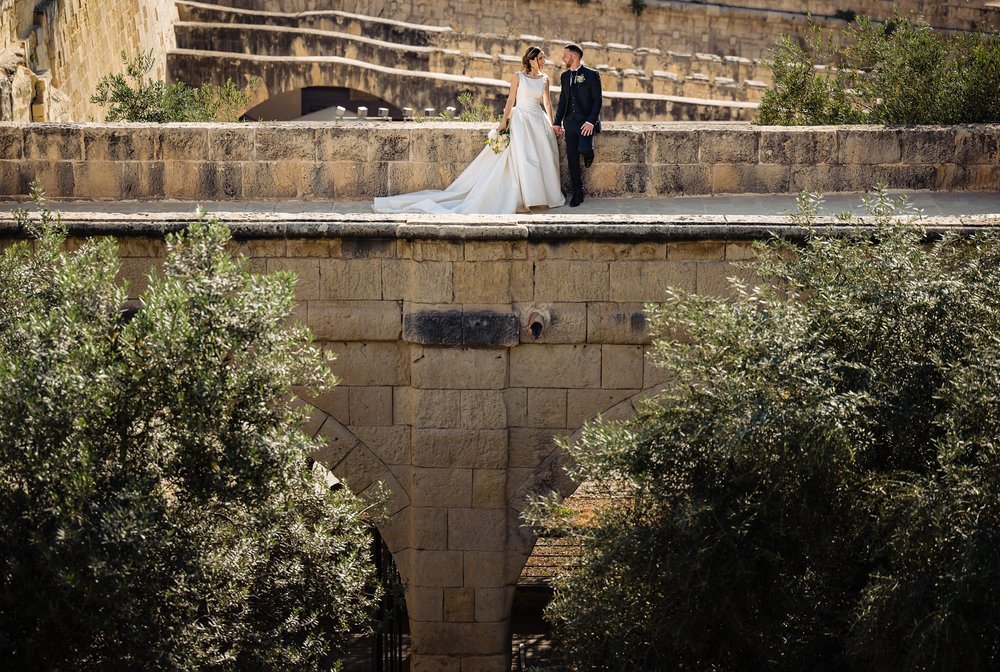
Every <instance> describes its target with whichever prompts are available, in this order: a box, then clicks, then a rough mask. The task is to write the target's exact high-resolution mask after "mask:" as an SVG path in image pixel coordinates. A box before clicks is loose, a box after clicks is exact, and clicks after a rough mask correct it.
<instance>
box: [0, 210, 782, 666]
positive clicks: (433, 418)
mask: <svg viewBox="0 0 1000 672" xmlns="http://www.w3.org/2000/svg"><path fill="white" fill-rule="evenodd" d="M97 209H98V208H95V210H97ZM307 217H308V216H307ZM64 221H65V222H66V223H67V225H68V226H69V229H70V232H71V234H73V235H74V236H76V237H77V238H75V239H74V240H72V241H71V243H72V244H73V245H74V246H75V245H76V244H78V243H79V238H82V237H85V236H88V235H115V236H118V237H119V242H120V250H121V255H122V258H123V267H122V274H121V279H122V280H126V281H128V282H129V283H130V287H131V297H132V298H136V297H138V296H139V295H140V294H141V293H142V292H143V291H144V289H145V287H146V278H147V275H148V273H149V272H150V271H153V272H155V271H156V270H157V269H158V268H159V266H160V265H161V264H162V261H163V255H164V243H163V238H162V235H163V232H164V231H166V230H170V229H176V228H177V227H178V226H181V225H183V222H181V221H178V220H177V219H176V217H171V218H170V219H166V218H160V219H157V217H156V216H151V217H146V218H144V219H143V220H142V221H131V222H130V221H128V220H123V219H121V218H104V217H102V215H101V214H100V213H99V212H95V213H94V214H91V215H86V214H84V215H80V214H78V213H67V215H66V217H65V219H64ZM466 224H467V223H466ZM231 226H232V227H233V229H234V234H235V235H236V236H237V238H236V240H235V242H234V243H233V244H232V250H233V251H234V252H235V253H238V254H241V255H244V256H245V257H247V258H248V263H249V266H250V269H251V270H252V271H254V272H274V271H278V270H288V271H293V272H294V273H296V274H297V276H298V284H297V289H296V299H297V307H296V309H295V315H296V317H297V319H299V320H301V321H302V322H304V323H305V324H306V325H308V326H309V327H310V328H311V330H312V332H313V334H314V337H315V339H316V340H317V341H318V342H319V343H320V344H322V347H323V348H324V349H326V350H330V351H333V352H335V353H336V354H337V356H338V358H337V360H336V362H335V364H334V368H335V372H336V373H337V375H338V377H339V378H340V379H341V381H342V384H341V385H339V386H338V387H336V388H334V389H333V390H332V391H330V392H328V393H325V394H323V395H321V396H314V395H308V394H306V393H305V391H304V390H300V391H299V392H300V395H301V400H302V403H303V405H304V407H305V409H306V410H307V411H308V412H309V413H310V414H311V416H310V420H309V422H308V424H307V426H306V428H305V429H306V431H307V432H309V433H310V434H311V435H314V436H317V437H319V438H320V440H321V442H322V445H323V447H322V449H321V450H320V451H319V452H317V453H316V454H315V455H314V457H315V458H316V459H317V460H319V461H321V462H322V463H324V464H325V465H327V466H328V467H329V468H330V469H331V470H332V471H333V473H334V474H335V475H336V476H337V477H338V478H340V479H341V480H343V481H344V482H345V483H346V484H347V485H348V487H350V488H351V489H352V490H353V491H355V492H359V493H363V492H366V491H369V490H370V489H371V488H373V487H375V486H376V484H378V483H381V484H382V485H384V486H385V487H387V488H388V489H389V490H390V491H391V495H392V497H391V503H390V507H389V514H390V518H389V520H388V522H387V523H386V524H385V525H384V526H383V527H382V532H383V536H384V537H385V539H386V541H387V543H388V545H389V548H390V550H391V551H392V553H393V555H394V558H395V560H396V562H397V565H398V567H399V569H400V573H401V576H402V579H403V581H404V584H405V590H406V601H407V607H408V613H409V617H410V632H411V638H412V652H413V656H414V658H413V666H412V667H411V669H412V670H415V671H418V670H454V671H456V672H457V671H458V670H460V669H461V670H484V671H486V672H489V671H495V672H500V671H501V670H504V671H506V670H509V669H510V659H509V656H510V641H509V634H508V627H507V624H508V620H509V616H510V609H511V604H512V600H513V590H514V586H515V585H516V582H517V579H518V576H519V574H520V571H521V568H522V566H523V564H524V562H525V560H526V559H527V557H528V554H529V553H530V552H531V549H532V546H533V544H534V541H535V539H534V536H533V535H532V534H531V532H530V531H529V530H528V529H527V528H525V527H524V526H523V525H522V521H521V519H520V511H521V510H522V509H523V507H524V503H525V501H526V500H525V498H526V496H527V494H528V493H531V492H536V491H543V490H547V489H552V488H555V489H556V490H558V491H560V492H562V493H563V494H569V493H570V492H571V491H572V490H573V489H574V488H575V484H573V483H572V482H570V481H569V479H568V478H567V477H566V475H565V473H564V472H563V471H562V470H561V464H562V462H561V460H562V457H561V456H562V455H563V454H562V452H561V451H560V450H559V449H558V448H557V446H556V444H555V443H554V439H555V437H556V436H560V435H561V436H570V435H572V434H573V433H574V432H575V431H576V430H577V429H578V428H579V427H580V426H581V425H582V424H583V423H584V422H585V421H587V420H590V419H593V418H595V417H596V416H597V415H598V414H602V413H603V414H606V415H610V416H611V417H621V416H623V415H630V414H632V413H633V412H634V404H635V403H637V402H638V400H639V399H640V398H642V397H643V396H645V395H647V394H649V393H650V392H651V391H652V390H654V389H655V388H656V386H657V385H658V384H660V383H661V382H662V376H661V374H660V373H659V372H658V370H656V369H655V368H654V367H652V366H650V364H649V362H648V361H647V360H646V357H645V355H646V352H647V351H648V349H649V347H650V345H649V341H650V335H649V329H648V325H647V322H646V318H645V316H644V314H643V304H644V302H647V301H652V302H656V301H661V300H664V296H665V294H664V291H665V289H666V287H667V286H673V287H677V288H683V289H687V290H690V291H697V292H703V293H712V294H715V293H720V292H722V293H724V292H726V291H727V289H726V281H725V278H726V277H727V276H731V275H733V274H734V273H737V272H738V271H737V269H736V268H735V267H734V263H736V262H737V261H738V260H741V259H745V258H746V257H747V256H748V254H749V250H750V248H749V242H748V238H752V237H753V235H756V234H752V235H751V236H741V237H738V238H737V237H734V238H733V239H732V240H727V239H726V237H725V233H724V229H722V228H718V227H717V228H715V229H712V228H711V227H709V232H708V233H707V234H705V233H699V232H696V231H695V229H696V228H697V227H688V228H686V229H685V228H684V227H683V226H682V227H679V228H678V227H676V226H674V227H671V226H660V225H657V226H649V225H647V226H638V227H629V226H618V227H604V226H592V225H586V224H579V223H578V224H576V225H570V226H565V227H559V226H555V227H553V226H546V225H535V224H527V223H524V222H519V221H517V219H516V218H508V219H505V220H504V221H503V222H501V223H497V224H495V225H491V226H469V225H463V224H461V223H459V222H451V223H449V222H445V223H444V224H442V225H422V224H419V223H406V222H405V221H401V220H395V221H386V220H384V219H379V218H377V217H373V216H367V217H366V216H355V217H354V218H353V220H352V219H338V218H337V217H336V216H333V217H329V216H327V217H315V216H314V221H305V220H303V219H302V218H299V217H296V218H295V221H289V219H288V216H274V217H272V218H269V220H268V221H267V222H264V223H262V222H251V221H232V222H231ZM703 228H704V227H703ZM761 231H763V229H761ZM713 232H714V236H715V237H714V238H713ZM12 235H17V232H16V231H14V230H13V228H12V223H11V221H10V219H9V217H5V216H0V246H2V245H3V243H4V241H5V240H8V239H9V238H10V237H11V236H12ZM537 320H541V324H540V326H539V327H538V328H537V329H536V330H533V329H532V323H533V322H534V321H537Z"/></svg>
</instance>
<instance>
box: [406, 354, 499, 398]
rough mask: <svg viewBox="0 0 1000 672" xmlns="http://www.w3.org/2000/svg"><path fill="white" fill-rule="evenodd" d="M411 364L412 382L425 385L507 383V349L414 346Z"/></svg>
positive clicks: (492, 385) (455, 386)
mask: <svg viewBox="0 0 1000 672" xmlns="http://www.w3.org/2000/svg"><path fill="white" fill-rule="evenodd" d="M516 351H517V349H516V348H515V349H514V350H513V351H512V352H516ZM411 367H412V374H413V386H414V387H417V388H422V389H449V388H450V389H456V390H475V389H480V390H500V389H503V388H504V387H506V384H507V351H506V350H482V349H472V348H434V347H423V348H420V347H416V346H415V347H414V349H413V351H412V352H411Z"/></svg>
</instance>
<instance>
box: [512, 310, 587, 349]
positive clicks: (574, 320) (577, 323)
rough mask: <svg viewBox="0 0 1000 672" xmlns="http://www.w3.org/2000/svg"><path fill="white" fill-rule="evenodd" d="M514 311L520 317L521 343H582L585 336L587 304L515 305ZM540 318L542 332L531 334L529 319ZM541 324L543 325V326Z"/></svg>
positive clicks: (530, 320)
mask: <svg viewBox="0 0 1000 672" xmlns="http://www.w3.org/2000/svg"><path fill="white" fill-rule="evenodd" d="M514 311H515V312H516V313H517V314H518V315H519V317H520V341H521V342H522V343H582V342H583V341H585V340H586V337H587V305H586V304H585V303H534V302H531V303H517V304H514ZM536 314H537V316H539V317H541V318H542V322H539V323H538V324H542V329H541V332H540V333H539V334H538V335H537V337H536V335H535V333H534V332H533V331H532V326H531V325H532V316H533V315H536ZM543 323H544V324H543Z"/></svg>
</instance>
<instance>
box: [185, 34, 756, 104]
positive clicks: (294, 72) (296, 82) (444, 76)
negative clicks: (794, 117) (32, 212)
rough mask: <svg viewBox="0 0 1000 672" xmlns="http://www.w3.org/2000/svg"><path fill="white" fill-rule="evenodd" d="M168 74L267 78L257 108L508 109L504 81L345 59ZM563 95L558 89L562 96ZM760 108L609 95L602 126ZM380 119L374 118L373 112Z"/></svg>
mask: <svg viewBox="0 0 1000 672" xmlns="http://www.w3.org/2000/svg"><path fill="white" fill-rule="evenodd" d="M167 71H168V73H170V75H171V77H172V79H174V80H179V81H184V82H186V83H188V84H191V85H200V84H202V83H206V82H208V83H214V84H218V85H220V86H221V85H223V84H225V82H226V80H227V79H232V80H233V81H235V82H245V81H249V79H250V78H251V77H254V76H256V77H260V78H261V80H262V84H263V87H262V88H261V89H260V90H258V91H256V92H255V96H256V97H255V99H254V100H252V101H251V102H252V104H253V105H256V104H258V103H261V102H263V101H264V100H267V99H268V98H270V97H272V96H275V95H278V94H280V93H284V92H287V91H294V90H296V89H301V88H305V87H323V86H340V87H346V88H348V89H354V90H358V91H377V94H376V95H378V96H379V97H380V98H381V99H382V100H384V101H387V102H388V103H390V104H391V105H394V106H396V107H399V108H404V107H410V108H413V109H414V110H424V109H427V108H430V109H432V110H434V111H435V113H436V112H439V111H441V110H444V109H445V108H446V107H449V106H454V105H456V104H457V101H458V95H459V94H460V93H461V92H463V91H469V92H471V93H472V94H473V98H474V99H475V100H477V101H479V102H480V103H482V104H485V105H488V106H490V107H491V108H492V109H494V110H500V109H502V107H503V104H504V102H505V101H506V97H507V91H508V87H509V84H508V82H506V81H504V80H499V79H492V78H485V77H470V76H465V75H455V74H450V73H439V72H431V71H426V70H425V71H413V70H410V69H406V68H393V67H387V66H381V65H374V64H372V63H370V62H367V61H365V60H360V59H351V58H345V57H341V56H269V55H256V54H236V53H232V52H219V51H206V50H197V49H176V50H173V51H170V52H168V53H167ZM558 91H559V87H553V92H554V93H558ZM756 109H757V105H756V104H755V103H750V102H745V101H734V100H714V99H707V98H701V97H688V96H674V95H666V94H658V93H645V92H632V91H611V90H609V91H606V92H605V93H604V106H603V108H602V111H601V118H602V119H603V120H605V121H649V120H657V121H749V120H751V119H753V118H755V116H756ZM372 111H373V110H372Z"/></svg>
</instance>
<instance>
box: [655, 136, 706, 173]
mask: <svg viewBox="0 0 1000 672" xmlns="http://www.w3.org/2000/svg"><path fill="white" fill-rule="evenodd" d="M699 146H700V139H699V132H698V131H675V132H673V133H654V134H651V137H650V138H649V139H648V140H647V142H646V160H647V162H648V163H650V164H656V163H664V164H671V165H676V164H683V163H698V154H699Z"/></svg>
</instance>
